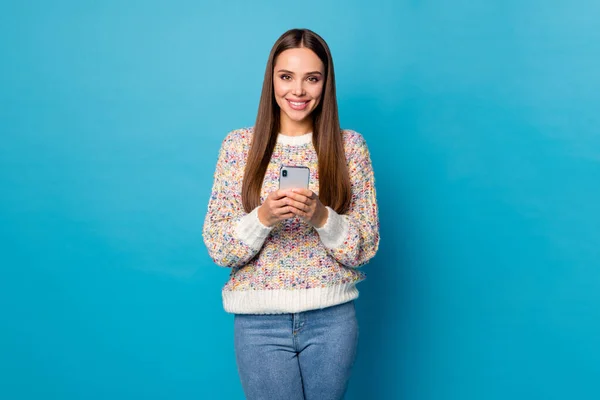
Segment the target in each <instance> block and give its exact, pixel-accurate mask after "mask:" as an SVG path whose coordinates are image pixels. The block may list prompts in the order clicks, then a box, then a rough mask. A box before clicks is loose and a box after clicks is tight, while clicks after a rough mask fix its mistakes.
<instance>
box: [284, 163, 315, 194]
mask: <svg viewBox="0 0 600 400" xmlns="http://www.w3.org/2000/svg"><path fill="white" fill-rule="evenodd" d="M309 179H310V169H308V167H295V166H291V165H284V166H283V167H281V169H280V171H279V189H308V181H309Z"/></svg>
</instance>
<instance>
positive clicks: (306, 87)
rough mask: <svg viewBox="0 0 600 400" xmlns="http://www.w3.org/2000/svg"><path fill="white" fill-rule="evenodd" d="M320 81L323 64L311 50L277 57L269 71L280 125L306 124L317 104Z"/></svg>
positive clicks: (285, 53)
mask: <svg viewBox="0 0 600 400" xmlns="http://www.w3.org/2000/svg"><path fill="white" fill-rule="evenodd" d="M324 79H325V71H324V66H323V63H322V62H321V59H319V57H318V56H317V55H316V54H315V53H314V52H313V51H312V50H309V49H307V48H305V47H302V48H297V49H288V50H285V51H283V52H282V53H281V54H279V56H278V57H277V60H276V61H275V67H274V68H273V88H274V92H275V101H276V102H277V104H278V105H279V108H280V109H281V123H282V125H284V124H285V125H287V126H290V125H296V124H301V123H303V122H306V120H307V118H308V117H310V114H311V113H312V112H313V111H314V109H315V108H316V107H317V106H318V105H319V103H320V102H321V94H322V93H323V84H324ZM286 120H287V121H286Z"/></svg>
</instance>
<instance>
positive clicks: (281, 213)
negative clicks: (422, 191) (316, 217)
mask: <svg viewBox="0 0 600 400" xmlns="http://www.w3.org/2000/svg"><path fill="white" fill-rule="evenodd" d="M286 199H287V197H286V191H285V190H276V191H274V192H271V193H269V195H268V196H267V198H266V200H265V201H264V203H262V204H261V206H260V207H259V208H258V219H259V221H260V222H261V223H262V224H263V225H266V226H268V227H271V226H273V225H275V224H277V223H278V222H280V221H283V220H284V219H288V218H292V217H293V216H294V215H296V214H294V213H293V211H292V210H293V208H292V207H291V206H290V205H288V201H287V200H286Z"/></svg>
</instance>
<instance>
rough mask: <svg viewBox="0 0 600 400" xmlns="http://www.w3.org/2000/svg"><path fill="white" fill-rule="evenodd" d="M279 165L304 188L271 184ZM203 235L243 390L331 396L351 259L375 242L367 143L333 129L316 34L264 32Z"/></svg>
mask: <svg viewBox="0 0 600 400" xmlns="http://www.w3.org/2000/svg"><path fill="white" fill-rule="evenodd" d="M286 166H302V167H307V168H308V169H309V184H308V188H303V187H299V188H292V189H287V190H280V189H279V179H280V171H282V167H286ZM203 237H204V242H205V244H206V247H207V248H208V252H209V254H210V256H211V257H212V259H213V260H214V262H215V263H216V264H218V265H221V266H224V267H229V268H231V274H230V278H229V281H228V282H227V283H226V284H225V286H224V288H223V291H222V294H223V305H224V308H225V311H227V312H229V313H233V314H234V315H235V316H234V337H235V351H236V360H237V366H238V372H239V375H240V378H241V382H242V387H243V389H244V392H245V394H246V397H247V398H248V399H250V400H253V399H273V400H278V399H285V400H296V399H308V400H312V399H315V400H317V399H318V400H327V399H341V398H342V397H343V396H344V393H345V391H346V387H347V385H348V379H349V376H350V372H351V367H352V364H353V362H354V359H355V354H356V347H357V341H358V326H357V321H356V315H355V309H354V299H356V298H357V297H358V291H357V289H356V287H355V285H356V284H357V283H358V282H360V281H362V280H364V279H365V274H364V272H362V271H361V270H359V269H357V268H358V267H360V266H362V265H364V264H366V263H367V262H368V261H369V260H370V259H371V258H372V257H373V256H374V255H375V253H376V252H377V249H378V246H379V217H378V208H377V201H376V198H375V186H374V176H373V169H372V166H371V159H370V156H369V151H368V149H367V144H366V142H365V140H364V138H363V137H362V136H361V135H360V134H359V133H357V132H354V131H351V130H342V129H340V124H339V120H338V109H337V100H336V94H335V76H334V72H333V61H332V58H331V54H330V51H329V48H328V46H327V44H326V43H325V41H324V40H323V39H322V38H321V37H320V36H318V35H317V34H315V33H314V32H312V31H310V30H306V29H293V30H290V31H288V32H286V33H284V34H283V35H282V36H281V37H280V38H279V39H278V40H277V42H275V45H274V46H273V49H272V50H271V54H270V55H269V60H268V62H267V69H266V72H265V78H264V83H263V88H262V95H261V98H260V104H259V108H258V116H257V118H256V123H255V125H254V127H253V128H246V129H238V130H234V131H232V132H230V133H229V134H228V135H227V137H226V138H225V140H224V141H223V144H222V147H221V150H220V153H219V158H218V161H217V167H216V171H215V175H214V185H213V188H212V194H211V197H210V200H209V204H208V213H207V215H206V220H205V224H204V230H203Z"/></svg>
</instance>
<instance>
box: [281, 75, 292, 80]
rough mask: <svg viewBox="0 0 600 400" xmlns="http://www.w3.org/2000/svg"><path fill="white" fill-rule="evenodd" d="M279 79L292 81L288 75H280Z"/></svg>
mask: <svg viewBox="0 0 600 400" xmlns="http://www.w3.org/2000/svg"><path fill="white" fill-rule="evenodd" d="M281 79H283V80H284V81H288V80H290V79H292V77H291V76H289V75H281Z"/></svg>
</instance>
